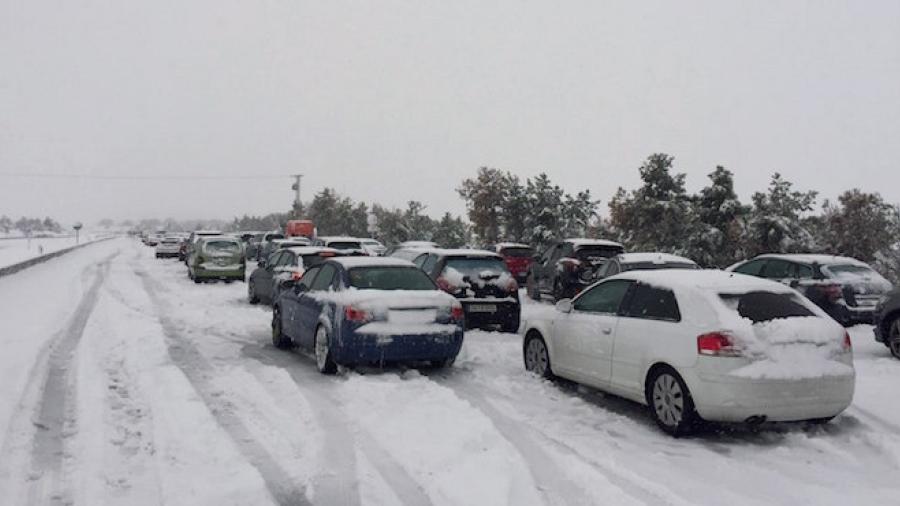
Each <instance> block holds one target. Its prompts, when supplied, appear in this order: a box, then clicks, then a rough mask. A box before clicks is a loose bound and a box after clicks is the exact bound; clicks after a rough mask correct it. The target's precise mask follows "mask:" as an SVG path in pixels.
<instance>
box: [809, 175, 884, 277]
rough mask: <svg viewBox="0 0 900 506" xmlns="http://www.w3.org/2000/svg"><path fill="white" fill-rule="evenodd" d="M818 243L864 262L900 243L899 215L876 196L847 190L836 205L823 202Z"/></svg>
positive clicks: (873, 259) (857, 190)
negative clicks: (819, 240) (821, 228)
mask: <svg viewBox="0 0 900 506" xmlns="http://www.w3.org/2000/svg"><path fill="white" fill-rule="evenodd" d="M823 208H824V215H823V216H822V222H823V225H824V229H823V230H822V232H823V234H822V236H820V237H821V241H822V243H823V244H824V245H826V246H827V247H828V248H829V249H830V250H832V251H835V252H837V253H840V254H841V255H846V256H851V257H853V258H857V259H859V260H862V261H864V262H873V261H875V260H876V254H877V253H878V252H880V251H881V252H887V251H889V250H890V249H891V247H892V246H894V245H895V244H896V243H897V242H898V241H900V215H898V211H897V207H896V206H892V205H890V204H888V203H886V202H885V201H884V199H882V198H881V195H879V194H877V193H863V192H862V191H860V190H859V189H853V190H848V191H846V192H844V193H843V194H842V195H841V196H839V197H838V203H837V204H832V203H831V202H829V201H825V205H824V207H823Z"/></svg>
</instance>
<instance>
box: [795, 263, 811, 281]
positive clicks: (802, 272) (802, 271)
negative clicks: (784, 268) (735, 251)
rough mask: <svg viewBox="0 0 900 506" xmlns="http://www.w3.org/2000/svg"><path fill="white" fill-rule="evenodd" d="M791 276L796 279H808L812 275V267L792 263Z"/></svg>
mask: <svg viewBox="0 0 900 506" xmlns="http://www.w3.org/2000/svg"><path fill="white" fill-rule="evenodd" d="M792 277H794V278H797V279H809V278H811V277H813V270H812V267H810V266H808V265H803V264H794V270H793V272H792Z"/></svg>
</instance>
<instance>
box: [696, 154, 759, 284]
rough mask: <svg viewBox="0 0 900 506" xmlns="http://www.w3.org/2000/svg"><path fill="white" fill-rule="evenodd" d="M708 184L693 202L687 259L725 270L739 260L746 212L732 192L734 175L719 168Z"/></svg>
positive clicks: (745, 207)
mask: <svg viewBox="0 0 900 506" xmlns="http://www.w3.org/2000/svg"><path fill="white" fill-rule="evenodd" d="M707 177H709V180H710V184H709V185H708V186H706V187H704V188H703V189H701V190H700V193H699V194H698V195H697V196H696V197H695V198H694V199H693V203H694V212H695V215H694V216H693V219H694V220H696V222H695V223H693V226H692V227H691V228H692V235H691V237H690V239H689V244H690V257H691V258H692V259H693V260H694V261H696V262H698V263H700V264H701V265H703V266H708V267H720V268H721V267H726V266H728V265H731V264H732V263H734V262H736V261H738V260H740V259H741V258H742V257H743V255H742V248H741V246H742V242H743V241H742V237H741V236H742V234H743V233H744V231H745V229H746V228H745V226H744V222H743V218H744V216H745V215H746V214H747V212H748V211H749V210H748V208H747V206H745V205H743V204H741V201H740V200H739V199H738V196H737V194H736V193H735V191H734V175H733V174H732V173H731V171H729V170H727V169H725V168H724V167H722V166H721V165H719V166H717V167H716V170H715V171H713V172H712V173H710V174H709V175H708V176H707Z"/></svg>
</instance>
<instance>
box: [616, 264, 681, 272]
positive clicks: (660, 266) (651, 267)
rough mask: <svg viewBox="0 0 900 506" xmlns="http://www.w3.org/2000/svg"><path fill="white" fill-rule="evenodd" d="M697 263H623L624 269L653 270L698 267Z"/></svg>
mask: <svg viewBox="0 0 900 506" xmlns="http://www.w3.org/2000/svg"><path fill="white" fill-rule="evenodd" d="M697 268H698V267H697V265H696V264H688V263H684V262H665V263H653V262H633V263H630V264H622V270H625V271H652V270H656V269H697Z"/></svg>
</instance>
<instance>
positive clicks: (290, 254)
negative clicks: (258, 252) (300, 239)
mask: <svg viewBox="0 0 900 506" xmlns="http://www.w3.org/2000/svg"><path fill="white" fill-rule="evenodd" d="M339 253H340V252H339V251H338V250H336V249H331V248H322V247H319V246H299V247H288V248H282V249H280V250H278V251H276V252H275V253H273V254H272V255H270V256H269V257H268V258H267V259H265V260H260V261H259V263H258V264H257V267H256V269H254V270H253V272H251V273H250V278H249V279H248V281H247V298H248V299H249V301H250V303H251V304H256V303H258V302H264V303H266V304H272V302H273V301H274V300H275V299H276V298H277V297H278V294H279V293H280V291H281V285H282V283H283V282H284V281H287V280H289V279H290V280H294V281H297V280H299V279H300V278H301V277H302V276H303V273H304V272H306V270H307V269H309V268H310V267H313V266H316V265H319V264H320V263H322V262H324V261H325V260H327V259H329V258H332V257H334V256H336V255H338V254H339Z"/></svg>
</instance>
